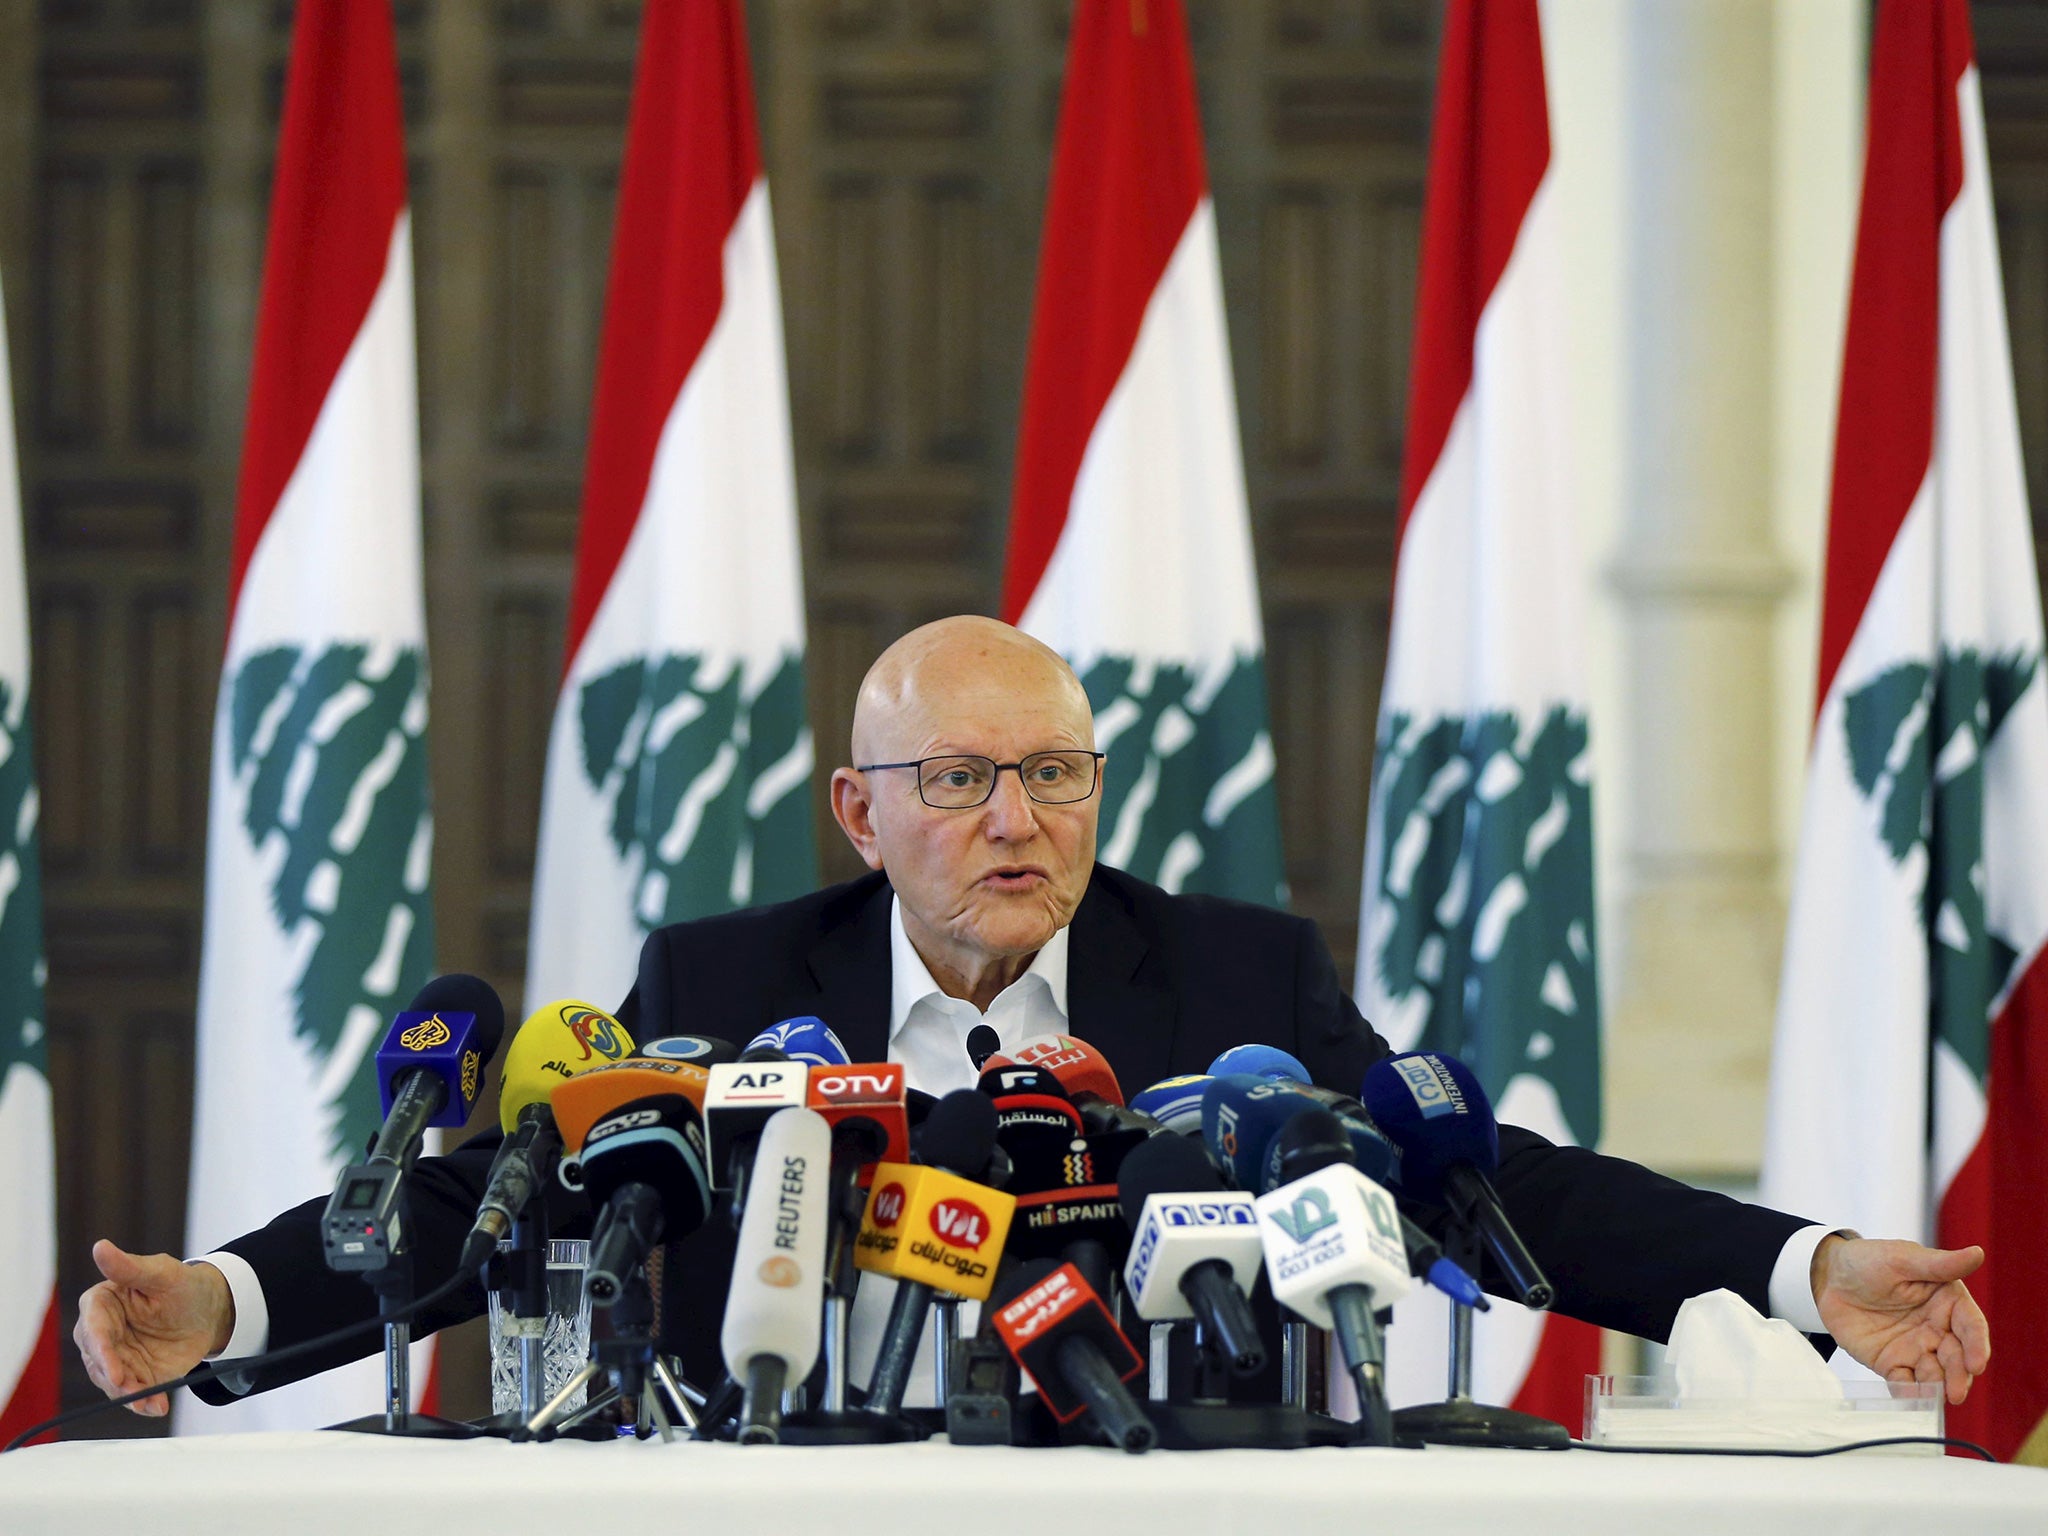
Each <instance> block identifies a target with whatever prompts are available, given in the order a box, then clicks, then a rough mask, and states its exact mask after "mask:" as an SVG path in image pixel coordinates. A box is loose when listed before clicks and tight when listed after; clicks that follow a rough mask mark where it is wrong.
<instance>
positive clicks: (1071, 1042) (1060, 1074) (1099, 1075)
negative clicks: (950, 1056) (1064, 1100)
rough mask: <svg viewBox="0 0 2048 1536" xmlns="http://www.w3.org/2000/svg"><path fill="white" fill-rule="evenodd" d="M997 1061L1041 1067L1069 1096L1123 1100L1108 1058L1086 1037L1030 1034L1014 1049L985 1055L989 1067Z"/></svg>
mask: <svg viewBox="0 0 2048 1536" xmlns="http://www.w3.org/2000/svg"><path fill="white" fill-rule="evenodd" d="M998 1062H1002V1063H1012V1064H1015V1065H1016V1066H1020V1067H1041V1068H1043V1069H1044V1070H1045V1071H1047V1072H1050V1073H1051V1074H1052V1075H1053V1076H1054V1077H1056V1078H1058V1079H1059V1080H1060V1086H1061V1087H1063V1088H1065V1089H1066V1090H1067V1096H1068V1097H1069V1098H1075V1097H1078V1096H1079V1095H1081V1094H1084V1093H1092V1094H1094V1095H1095V1096H1096V1097H1097V1098H1098V1099H1101V1100H1103V1101H1104V1102H1106V1103H1110V1104H1121V1103H1123V1101H1124V1091H1123V1089H1122V1088H1121V1087H1119V1086H1118V1085H1117V1080H1116V1072H1115V1070H1114V1069H1113V1068H1112V1067H1111V1066H1110V1064H1109V1058H1108V1057H1107V1056H1104V1055H1103V1054H1102V1052H1100V1051H1098V1050H1097V1049H1095V1047H1094V1046H1092V1045H1090V1044H1089V1043H1088V1042H1087V1041H1086V1040H1077V1039H1075V1038H1074V1036H1072V1035H1034V1036H1032V1038H1030V1039H1029V1040H1026V1041H1024V1042H1023V1043H1022V1044H1020V1045H1018V1046H1017V1047H1015V1048H1014V1049H1012V1050H1008V1051H1005V1052H1004V1053H1003V1054H1002V1055H1000V1056H991V1057H990V1058H989V1065H991V1066H993V1065H995V1064H997V1063H998Z"/></svg>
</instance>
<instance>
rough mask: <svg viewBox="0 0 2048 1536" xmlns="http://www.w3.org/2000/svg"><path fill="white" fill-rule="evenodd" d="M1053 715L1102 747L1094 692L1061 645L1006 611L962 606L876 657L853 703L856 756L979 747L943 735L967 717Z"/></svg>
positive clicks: (869, 758) (882, 758)
mask: <svg viewBox="0 0 2048 1536" xmlns="http://www.w3.org/2000/svg"><path fill="white" fill-rule="evenodd" d="M1020 710H1023V711H1030V712H1033V713H1046V714H1050V715H1051V716H1053V717H1054V718H1056V719H1057V720H1058V721H1059V722H1060V724H1061V725H1062V727H1063V731H1062V734H1063V735H1067V736H1070V737H1071V739H1070V740H1065V741H1061V742H1056V743H1055V742H1047V743H1046V745H1047V746H1054V745H1060V746H1081V747H1092V746H1094V745H1095V721H1094V715H1093V712H1092V711H1091V710H1090V709H1089V707H1088V695H1087V693H1086V691H1084V690H1083V689H1082V687H1081V680H1080V679H1079V678H1078V677H1076V676H1075V675H1074V669H1073V668H1072V667H1069V666H1068V665H1067V664H1066V662H1065V661H1064V660H1063V659H1062V658H1061V657H1060V654H1059V652H1057V651H1055V650H1053V649H1052V647H1050V646H1048V645H1046V644H1044V643H1043V642H1041V641H1038V640H1034V639H1033V638H1032V637H1031V636H1029V635H1027V634H1025V633H1024V632H1023V631H1022V630H1020V629H1014V628H1012V627H1011V626H1010V625H1008V624H1005V623H1002V622H1001V621H1000V620H997V619H987V618H982V617H979V616H978V615H973V614H961V615H958V616H956V617H953V618H949V619H939V620H937V621H936V622H934V623H931V624H926V625H924V626H923V627H921V628H918V629H913V630H912V631H911V632H910V633H909V634H907V635H905V636H903V637H902V638H901V639H900V640H898V641H897V642H896V643H895V644H894V645H891V646H890V647H889V648H888V649H887V650H886V651H884V652H882V654H881V655H880V656H878V657H877V658H876V659H875V664H874V665H873V666H872V667H870V668H868V675H867V676H866V677H865V678H864V679H862V681H861V685H860V695H859V697H858V698H857V699H856V700H855V701H854V706H853V760H854V761H855V762H856V763H874V762H895V761H902V760H905V759H908V758H914V757H922V756H926V755H928V754H930V753H931V752H933V751H943V750H946V749H947V748H949V747H950V748H952V749H954V750H975V749H973V748H969V747H964V746H962V745H961V744H959V743H954V742H948V741H941V740H936V739H934V734H933V733H934V732H941V733H943V732H944V731H945V730H947V729H949V728H951V727H954V726H956V725H957V724H958V723H959V722H962V721H972V720H974V719H976V718H998V717H1004V716H1010V715H1014V714H1016V713H1017V712H1019V711H1020Z"/></svg>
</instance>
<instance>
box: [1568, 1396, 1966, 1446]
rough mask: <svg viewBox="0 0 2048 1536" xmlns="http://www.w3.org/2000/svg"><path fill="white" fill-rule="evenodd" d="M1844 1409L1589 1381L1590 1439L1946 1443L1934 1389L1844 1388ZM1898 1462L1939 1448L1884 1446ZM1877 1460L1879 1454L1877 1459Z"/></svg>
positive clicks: (1789, 1399) (1800, 1400)
mask: <svg viewBox="0 0 2048 1536" xmlns="http://www.w3.org/2000/svg"><path fill="white" fill-rule="evenodd" d="M1842 1394H1843V1395H1842V1398H1841V1400H1840V1401H1838V1402H1826V1401H1820V1400H1817V1399H1815V1398H1814V1397H1813V1396H1812V1395H1811V1389H1810V1388H1809V1389H1807V1393H1806V1395H1804V1396H1786V1397H1781V1398H1780V1397H1771V1396H1768V1395H1764V1396H1758V1397H1748V1398H1699V1397H1694V1398H1681V1397H1680V1396H1679V1395H1678V1389H1677V1386H1676V1385H1675V1384H1674V1383H1673V1381H1672V1380H1671V1378H1670V1377H1668V1376H1588V1377H1587V1378H1586V1440H1587V1441H1588V1443H1590V1444H1593V1445H1639V1446H1645V1447H1655V1448H1658V1449H1663V1450H1673V1451H1678V1450H1684V1449H1685V1448H1687V1447H1688V1446H1697V1447H1701V1448H1714V1449H1724V1448H1725V1449H1757V1450H1791V1451H1807V1450H1821V1449H1824V1448H1825V1447H1828V1446H1831V1445H1854V1444H1856V1443H1857V1442H1859V1441H1863V1440H1891V1439H1896V1438H1898V1437H1900V1436H1905V1435H1912V1436H1939V1435H1940V1434H1941V1432H1942V1422H1943V1421H1942V1410H1943V1407H1944V1406H1945V1404H1944V1399H1943V1395H1942V1389H1941V1387H1940V1385H1939V1384H1938V1383H1935V1382H1918V1381H1916V1382H1912V1383H1910V1384H1905V1385H1899V1384H1895V1383H1892V1382H1886V1381H1848V1382H1844V1383H1842ZM1879 1449H1881V1450H1884V1451H1890V1452H1893V1453H1895V1454H1899V1455H1928V1456H1938V1455H1940V1454H1941V1450H1942V1448H1941V1447H1940V1446H1938V1445H1888V1446H1883V1447H1880V1448H1879ZM1873 1454H1874V1453H1873Z"/></svg>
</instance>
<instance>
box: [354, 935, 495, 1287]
mask: <svg viewBox="0 0 2048 1536" xmlns="http://www.w3.org/2000/svg"><path fill="white" fill-rule="evenodd" d="M504 1033H505V1005H504V1004H503V1003H501V1002H500V1001H499V1000H498V994H497V993H496V992H495V991H493V990H492V989H491V984H490V983H489V982H487V981H484V980H482V979H480V978H478V977H475V976H466V975H461V974H455V975H450V976H437V977H435V978H434V979H433V980H432V981H430V982H428V983H427V984H426V985H425V986H424V987H422V988H420V990H419V994H418V995H417V996H416V997H414V998H413V1000H412V1005H411V1006H410V1007H409V1008H407V1009H406V1010H405V1012H403V1013H401V1014H399V1015H398V1016H397V1017H396V1018H395V1019H393V1020H392V1022H391V1028H390V1029H389V1030H388V1031H387V1032H386V1034H385V1036H384V1043H383V1044H382V1045H380V1046H379V1047H378V1048H377V1086H378V1089H379V1090H380V1092H381V1094H382V1097H383V1101H384V1124H383V1125H382V1127H381V1128H380V1129H379V1130H378V1132H377V1136H376V1140H375V1141H373V1142H372V1143H371V1146H370V1152H369V1156H368V1157H367V1158H366V1159H365V1160H364V1161H363V1162H360V1163H357V1164H354V1165H353V1166H351V1167H349V1168H348V1169H346V1170H345V1171H344V1172H343V1173H342V1176H341V1181H340V1183H339V1184H337V1185H336V1186H335V1190H334V1193H333V1194H332V1195H331V1196H329V1197H328V1201H327V1209H326V1210H325V1211H324V1212H323V1213H322V1215H321V1219H320V1236H321V1245H322V1248H323V1250H324V1256H325V1258H326V1260H327V1267H328V1268H329V1269H331V1270H334V1271H336V1272H337V1273H349V1272H365V1273H372V1272H376V1271H380V1270H383V1269H386V1268H388V1267H389V1265H390V1263H391V1260H392V1257H393V1256H394V1255H395V1254H396V1253H397V1252H399V1250H400V1245H401V1244H402V1243H403V1241H404V1234H403V1233H402V1232H400V1231H397V1230H395V1229H396V1228H397V1227H398V1225H399V1221H398V1217H399V1196H400V1192H401V1185H402V1183H403V1180H404V1178H405V1175H406V1174H407V1173H408V1172H409V1171H410V1170H411V1168H412V1165H413V1162H414V1160H415V1159H416V1158H417V1157H418V1156H419V1151H420V1140H421V1138H422V1137H423V1136H425V1134H426V1132H427V1130H428V1128H429V1127H431V1126H455V1127H459V1126H461V1125H462V1124H463V1123H464V1122H466V1121H467V1120H468V1119H469V1113H470V1111H471V1110H472V1109H474V1108H475V1107H476V1098H477V1091H478V1089H480V1088H481V1087H482V1086H483V1069H484V1067H485V1065H486V1064H487V1063H488V1062H489V1061H490V1059H491V1057H492V1055H493V1054H494V1053H495V1052H496V1051H497V1049H498V1041H499V1040H500V1039H501V1038H503V1036H504Z"/></svg>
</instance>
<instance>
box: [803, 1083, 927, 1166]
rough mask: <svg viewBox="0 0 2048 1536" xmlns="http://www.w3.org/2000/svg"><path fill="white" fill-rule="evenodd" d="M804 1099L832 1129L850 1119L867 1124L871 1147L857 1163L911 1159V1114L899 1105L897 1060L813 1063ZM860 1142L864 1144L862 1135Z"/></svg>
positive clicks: (900, 1091) (900, 1086) (901, 1092)
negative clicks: (821, 1065) (832, 1065)
mask: <svg viewBox="0 0 2048 1536" xmlns="http://www.w3.org/2000/svg"><path fill="white" fill-rule="evenodd" d="M804 1103H805V1106H806V1107H807V1108H810V1109H814V1110H816V1111H817V1112H818V1113H819V1114H821V1115H823V1116H824V1117H825V1123H826V1124H827V1125H829V1126H831V1127H832V1128H833V1129H834V1130H835V1131H836V1130H837V1129H838V1128H839V1127H840V1126H842V1125H845V1124H847V1123H848V1122H850V1121H855V1120H862V1121H866V1122H867V1123H868V1124H869V1125H870V1126H871V1127H872V1130H871V1132H870V1133H869V1134H870V1135H871V1136H872V1137H873V1142H874V1147H873V1150H872V1151H870V1152H869V1153H868V1154H867V1155H866V1156H864V1157H862V1159H861V1165H862V1166H872V1165H873V1164H875V1163H907V1162H909V1161H910V1115H909V1111H908V1110H907V1109H906V1108H905V1105H904V1068H903V1063H902V1062H900V1061H880V1062H862V1063H860V1064H859V1065H856V1066H843V1067H812V1068H811V1072H810V1078H809V1081H808V1083H807V1084H806V1086H805V1099H804ZM862 1144H863V1145H864V1146H865V1145H867V1143H866V1142H865V1141H863V1143H862Z"/></svg>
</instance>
